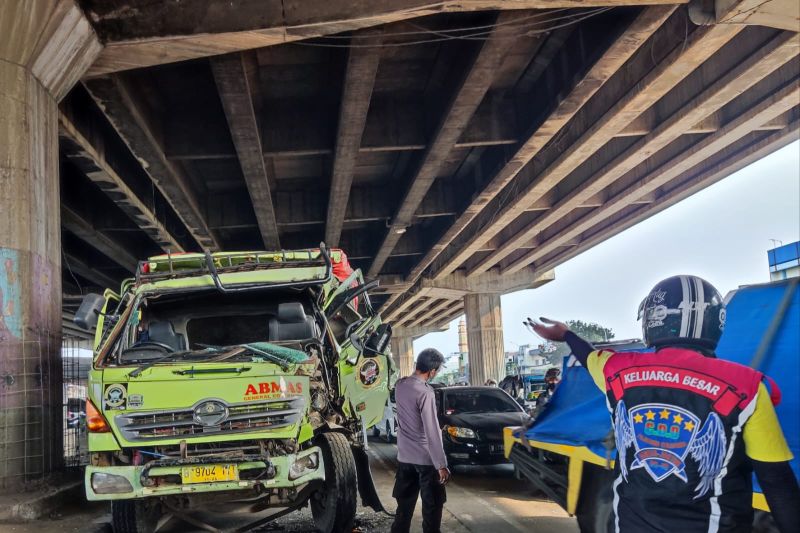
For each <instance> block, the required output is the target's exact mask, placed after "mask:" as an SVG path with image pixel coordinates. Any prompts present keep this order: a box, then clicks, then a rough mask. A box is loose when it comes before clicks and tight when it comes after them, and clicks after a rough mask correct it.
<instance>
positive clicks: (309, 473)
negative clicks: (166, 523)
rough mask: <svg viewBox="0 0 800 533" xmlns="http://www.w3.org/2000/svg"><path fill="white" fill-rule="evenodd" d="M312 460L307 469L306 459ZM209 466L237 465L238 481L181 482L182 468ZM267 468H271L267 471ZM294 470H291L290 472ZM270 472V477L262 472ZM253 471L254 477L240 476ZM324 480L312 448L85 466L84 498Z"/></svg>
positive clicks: (320, 462) (280, 485)
mask: <svg viewBox="0 0 800 533" xmlns="http://www.w3.org/2000/svg"><path fill="white" fill-rule="evenodd" d="M310 457H314V459H315V461H314V465H316V466H310V463H309V458H310ZM209 464H236V465H237V466H238V470H239V474H240V479H239V480H238V481H217V482H210V483H191V484H183V483H182V482H181V469H182V468H185V467H192V466H202V465H209ZM270 466H271V467H272V469H270ZM293 467H294V469H293ZM269 471H271V472H270V473H271V475H269V474H267V475H264V474H262V473H264V472H269ZM247 472H252V473H254V474H257V475H254V476H252V479H249V478H250V477H251V476H247V475H246V474H245V476H242V474H243V473H247ZM324 479H325V464H324V460H323V458H322V451H321V450H320V449H319V448H318V447H316V446H314V447H311V448H308V449H306V450H303V451H301V452H298V453H296V454H287V455H281V456H276V457H271V458H270V459H269V460H268V461H266V460H257V461H243V462H240V461H237V460H236V459H235V458H231V459H228V460H226V459H224V458H219V460H218V461H214V462H213V463H209V462H208V461H205V462H203V463H200V462H197V463H192V462H191V461H190V460H189V461H180V463H179V464H170V465H163V466H162V465H160V464H157V466H147V465H142V466H87V467H86V476H85V486H86V499H87V500H89V501H97V500H129V499H134V498H147V497H151V496H171V495H177V494H183V495H186V494H192V493H202V492H220V491H238V490H247V489H253V488H254V487H256V486H257V485H261V486H263V487H265V488H267V489H272V488H291V487H298V486H301V485H305V484H306V483H309V482H310V481H315V480H323V481H324Z"/></svg>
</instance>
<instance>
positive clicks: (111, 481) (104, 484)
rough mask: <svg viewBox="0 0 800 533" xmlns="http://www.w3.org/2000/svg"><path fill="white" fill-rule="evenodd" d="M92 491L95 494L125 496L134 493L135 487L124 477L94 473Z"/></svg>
mask: <svg viewBox="0 0 800 533" xmlns="http://www.w3.org/2000/svg"><path fill="white" fill-rule="evenodd" d="M92 490H93V491H94V492H95V494H123V493H126V492H133V487H132V486H131V482H130V481H128V479H127V478H124V477H122V476H117V475H115V474H106V473H103V472H94V473H93V474H92Z"/></svg>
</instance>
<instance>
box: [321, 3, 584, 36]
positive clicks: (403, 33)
mask: <svg viewBox="0 0 800 533" xmlns="http://www.w3.org/2000/svg"><path fill="white" fill-rule="evenodd" d="M572 10H573V8H566V7H565V8H561V9H553V10H550V11H543V12H539V13H535V14H533V15H529V16H527V17H521V18H518V19H516V20H509V21H508V22H498V23H495V24H485V25H483V26H465V27H463V28H450V29H445V30H438V31H441V32H443V33H449V32H462V31H475V30H491V29H492V28H496V27H498V26H509V25H514V24H521V23H523V22H525V21H528V20H532V19H536V18H540V17H544V16H547V15H551V14H553V13H558V12H561V11H572ZM573 16H575V15H574V14H572V15H569V16H566V17H558V18H553V19H548V20H560V19H563V18H569V17H573ZM406 24H408V25H409V26H412V27H414V28H417V29H418V31H398V32H387V33H383V34H381V36H382V37H403V36H406V35H428V34H430V33H431V32H432V31H433V30H431V29H430V28H426V27H425V26H421V25H419V24H414V23H413V22H410V21H406ZM323 37H324V38H325V39H347V40H352V39H371V38H373V37H374V36H372V35H361V34H359V33H354V34H353V35H325V36H323Z"/></svg>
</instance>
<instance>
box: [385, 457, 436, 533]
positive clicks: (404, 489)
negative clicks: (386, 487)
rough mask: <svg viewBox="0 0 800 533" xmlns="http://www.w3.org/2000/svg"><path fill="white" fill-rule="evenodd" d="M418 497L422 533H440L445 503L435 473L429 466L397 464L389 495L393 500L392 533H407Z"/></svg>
mask: <svg viewBox="0 0 800 533" xmlns="http://www.w3.org/2000/svg"><path fill="white" fill-rule="evenodd" d="M420 495H422V531H423V532H424V533H440V531H441V529H440V527H441V525H442V507H443V506H444V502H446V501H447V494H446V493H445V490H444V485H442V484H440V483H439V472H438V471H437V470H436V469H435V468H434V467H433V466H431V465H412V464H408V463H399V466H398V468H397V475H396V476H395V481H394V491H392V496H394V498H395V499H396V500H397V511H396V512H395V515H394V523H393V524H392V533H408V531H409V529H410V528H411V517H412V516H414V508H415V507H416V506H417V498H418V497H419V496H420Z"/></svg>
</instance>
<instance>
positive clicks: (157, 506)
mask: <svg viewBox="0 0 800 533" xmlns="http://www.w3.org/2000/svg"><path fill="white" fill-rule="evenodd" d="M159 518H161V502H159V501H158V500H157V499H154V498H145V499H142V500H118V501H112V502H111V525H112V526H113V529H114V533H152V532H153V531H155V529H156V526H157V525H158V519H159Z"/></svg>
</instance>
